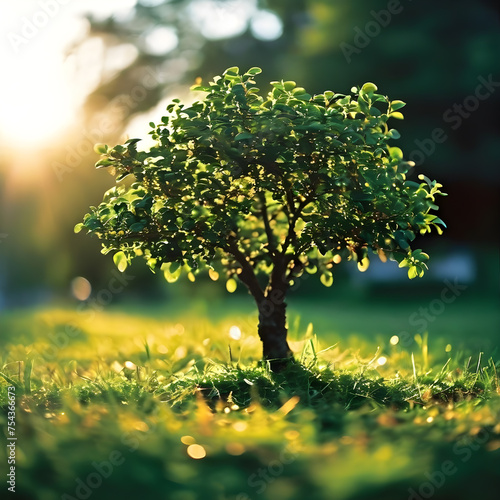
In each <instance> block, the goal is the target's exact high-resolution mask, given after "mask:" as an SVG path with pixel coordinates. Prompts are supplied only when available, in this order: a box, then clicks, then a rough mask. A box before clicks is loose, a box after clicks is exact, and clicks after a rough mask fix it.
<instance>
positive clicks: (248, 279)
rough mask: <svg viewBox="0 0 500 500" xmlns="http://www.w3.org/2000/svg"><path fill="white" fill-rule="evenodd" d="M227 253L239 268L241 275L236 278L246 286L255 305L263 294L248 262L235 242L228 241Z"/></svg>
mask: <svg viewBox="0 0 500 500" xmlns="http://www.w3.org/2000/svg"><path fill="white" fill-rule="evenodd" d="M227 251H228V252H229V253H230V254H231V255H232V256H233V257H234V258H235V259H236V262H238V264H239V265H240V266H241V273H240V274H238V275H237V276H238V278H239V279H240V280H241V281H242V282H243V283H244V284H245V285H246V287H247V288H248V291H249V292H250V293H251V295H252V296H253V298H254V299H255V301H256V302H257V304H259V303H260V302H261V301H262V300H264V292H263V291H262V288H261V287H260V284H259V282H258V280H257V277H256V276H255V272H254V270H253V267H252V266H251V265H250V263H249V262H248V260H247V258H246V257H245V255H244V254H243V253H242V252H241V251H240V249H239V248H238V245H237V243H236V240H234V239H233V240H230V241H229V245H228V249H227Z"/></svg>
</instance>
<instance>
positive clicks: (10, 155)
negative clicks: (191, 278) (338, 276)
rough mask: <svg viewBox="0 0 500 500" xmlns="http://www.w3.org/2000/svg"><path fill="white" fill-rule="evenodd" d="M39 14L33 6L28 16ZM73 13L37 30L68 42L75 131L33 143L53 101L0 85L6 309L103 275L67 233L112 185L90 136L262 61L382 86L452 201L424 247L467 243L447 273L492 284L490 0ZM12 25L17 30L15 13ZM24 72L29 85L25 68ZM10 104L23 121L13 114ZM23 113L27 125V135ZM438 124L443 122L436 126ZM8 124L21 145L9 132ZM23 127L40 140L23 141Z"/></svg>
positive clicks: (211, 1)
mask: <svg viewBox="0 0 500 500" xmlns="http://www.w3.org/2000/svg"><path fill="white" fill-rule="evenodd" d="M101 3H102V2H101ZM113 6H115V7H113ZM3 8H4V9H6V7H3ZM36 9H38V10H39V9H40V7H39V6H37V4H35V3H34V2H33V6H32V10H31V11H30V12H28V15H27V19H28V20H33V19H32V16H33V13H34V12H35V13H36V12H37V10H36ZM68 9H69V7H68ZM75 9H76V7H75ZM79 9H80V10H78V12H77V11H75V12H73V14H74V15H75V16H79V17H80V18H82V17H85V18H86V19H87V21H82V22H81V23H80V24H79V25H78V26H79V29H75V30H74V31H73V32H70V31H71V30H70V29H69V28H68V25H67V26H66V28H65V30H63V26H62V25H63V19H64V16H63V14H64V7H63V6H61V9H60V12H59V13H58V14H57V16H55V17H54V19H52V20H50V22H52V24H47V27H45V28H44V30H45V31H46V32H47V33H48V32H49V31H50V30H52V31H51V33H52V34H56V33H60V38H59V39H58V43H59V45H67V46H68V52H67V59H66V63H65V64H66V68H69V69H68V71H69V72H70V74H71V80H70V83H68V84H67V85H66V87H65V90H66V91H68V92H69V93H70V94H71V96H72V99H73V101H72V102H73V103H77V104H79V105H81V107H80V108H78V109H80V110H81V111H80V112H78V113H74V114H73V116H72V125H71V126H68V127H67V128H66V129H65V130H61V131H60V133H59V134H58V135H57V136H53V137H50V138H46V139H44V140H43V141H42V140H41V137H42V136H41V135H40V134H41V133H42V132H43V131H44V128H48V125H47V123H48V121H49V119H50V115H51V114H53V113H55V112H56V111H57V110H59V111H60V108H61V107H62V106H59V108H58V107H57V104H58V103H57V96H54V97H53V98H52V99H49V98H48V97H45V100H43V95H42V101H43V102H44V103H45V105H46V108H43V109H44V111H43V112H42V111H41V110H42V108H37V106H38V105H39V102H40V99H38V101H37V102H35V103H34V104H33V105H31V108H30V105H29V102H30V101H29V99H28V97H29V93H30V92H31V90H30V89H31V88H32V87H29V88H28V87H26V90H24V98H22V96H21V94H20V95H19V97H17V94H16V95H14V96H13V95H9V94H8V93H7V92H6V91H5V90H4V91H3V92H2V93H3V95H2V99H3V100H4V101H5V102H6V106H7V108H6V109H7V110H8V109H11V112H10V113H8V112H2V113H3V117H2V120H1V121H2V123H3V126H2V127H1V128H2V129H3V132H5V131H7V132H9V134H10V135H9V136H8V137H7V136H6V134H4V133H3V135H4V137H3V138H2V139H1V140H0V142H1V145H2V149H1V152H0V175H1V177H0V189H1V191H2V198H1V200H2V201H1V203H2V205H1V213H0V217H1V218H0V233H2V234H7V235H8V236H7V237H5V238H3V239H2V240H0V287H2V288H3V290H4V291H3V295H4V300H6V299H5V295H6V290H8V292H9V297H11V299H10V300H11V302H12V303H16V304H19V303H22V302H23V301H27V302H33V301H36V300H42V299H43V298H44V297H46V296H47V293H48V292H50V293H56V294H57V293H63V294H64V293H67V290H68V289H69V283H70V281H71V279H72V278H73V277H75V276H78V275H81V276H85V277H87V278H88V279H89V280H90V281H91V282H92V283H93V284H95V285H96V286H99V285H100V284H102V283H103V282H105V281H106V279H107V278H106V277H107V276H108V275H109V270H110V263H109V261H108V259H106V258H104V257H102V258H95V255H96V250H97V249H98V248H99V243H98V242H97V241H91V242H87V241H82V240H81V239H79V238H77V237H74V236H73V235H72V228H73V226H74V224H75V222H76V221H78V220H79V219H80V217H81V215H82V214H83V213H84V211H85V209H86V207H87V206H88V200H92V201H93V202H94V203H95V204H97V203H98V202H99V201H100V193H102V191H103V189H105V188H106V187H110V186H111V185H112V183H113V180H112V178H111V177H109V176H108V175H107V174H105V173H102V172H96V171H95V170H94V169H93V163H94V162H95V160H96V155H95V154H94V153H93V151H92V145H93V143H94V142H110V143H113V142H119V141H120V140H121V139H123V135H124V134H127V135H130V136H136V135H137V136H141V137H144V136H145V134H146V131H147V123H148V121H149V119H150V117H152V118H151V119H154V118H158V117H159V116H161V109H163V108H164V107H165V103H166V101H167V100H169V99H171V98H173V97H184V98H185V97H186V91H187V89H188V88H189V86H190V85H191V84H192V83H193V82H194V81H195V79H196V78H197V77H202V78H203V80H204V81H207V80H209V79H210V78H211V77H212V76H213V75H215V74H218V73H219V72H221V71H222V70H223V69H224V68H226V67H229V66H233V65H238V66H240V67H241V68H249V67H251V66H259V67H262V68H263V70H264V72H265V74H266V75H267V77H268V78H269V80H272V79H277V78H285V79H291V80H295V81H297V82H298V83H299V84H300V85H303V86H305V87H306V88H308V90H309V91H312V92H315V91H317V92H320V91H322V90H324V89H326V88H330V89H331V90H334V91H338V92H348V91H349V89H350V87H351V86H353V85H357V84H360V83H363V82H365V81H373V82H375V83H376V84H377V85H378V87H379V89H380V90H381V92H383V93H385V94H388V95H391V97H394V98H396V99H401V100H403V101H405V102H407V103H408V104H407V107H406V112H405V116H406V120H405V121H404V122H402V123H401V125H400V126H399V127H398V129H399V130H400V131H401V135H402V139H401V140H400V141H398V144H397V145H398V146H400V147H401V148H402V149H403V151H404V152H405V154H406V155H407V157H409V158H410V159H414V160H416V161H417V163H418V164H419V168H418V170H419V171H422V172H424V173H426V174H428V175H429V176H430V177H432V178H437V179H438V180H439V181H440V182H442V183H443V184H444V185H445V190H446V191H447V192H448V193H449V195H450V196H449V197H448V198H447V199H446V200H445V201H444V202H443V208H442V211H441V214H440V215H442V218H443V219H444V220H446V221H447V223H449V230H448V232H447V238H445V239H443V240H446V243H437V242H436V245H438V244H439V245H442V246H443V247H442V251H443V254H444V253H445V252H448V253H449V252H450V250H457V249H460V248H464V249H465V254H464V255H466V258H465V260H464V259H462V260H460V259H458V260H457V261H456V262H455V264H456V266H455V270H456V269H457V266H458V267H460V266H462V267H463V268H464V269H462V271H463V273H465V274H463V273H462V275H463V276H469V278H470V279H471V280H472V279H473V277H474V276H478V277H479V278H478V279H479V281H477V282H476V284H477V287H478V288H483V289H490V290H491V289H496V287H497V281H498V279H497V278H498V251H497V246H498V242H499V238H498V227H499V218H498V212H499V210H498V208H499V207H498V200H499V184H500V173H499V169H498V153H497V147H498V138H499V136H500V124H499V122H498V111H499V103H500V91H499V88H498V84H495V83H494V82H498V81H500V70H499V65H498V49H499V47H500V32H499V16H498V7H497V6H496V3H495V2H492V1H486V0H483V1H480V2H475V3H472V2H466V1H465V0H459V1H451V0H446V1H442V2H439V3H438V4H436V3H431V2H424V3H422V2H410V1H409V0H401V1H398V0H393V1H389V2H387V1H380V0H377V1H373V0H372V1H368V0H357V1H354V2H341V1H340V0H286V1H285V0H267V1H264V0H247V1H245V0H127V1H125V2H118V3H117V2H109V3H108V4H107V6H106V7H104V6H102V7H101V8H99V2H88V3H87V6H86V7H85V9H84V8H83V7H82V6H80V7H79ZM83 9H84V10H83ZM7 14H8V12H7V11H6V15H5V16H4V19H5V20H6V21H5V23H7V20H8V19H9V16H8V15H7ZM12 15H13V14H12ZM11 17H12V16H11ZM59 20H61V22H59ZM11 21H12V20H11ZM14 21H15V22H17V25H18V26H19V29H18V32H19V33H22V28H23V24H22V23H21V22H20V21H19V18H15V16H14ZM23 22H24V21H23ZM13 25H15V23H14V24H13V23H12V22H11V24H10V25H9V26H13ZM5 26H7V24H6V25H5ZM9 29H11V28H10V27H9ZM58 30H59V31H58ZM63 31H64V33H63ZM9 35H10V33H9ZM43 35H44V34H43ZM40 36H41V35H40ZM54 36H55V35H54ZM40 40H41V39H40ZM70 42H71V45H69V43H70ZM5 43H7V42H5ZM36 43H37V41H36V40H35V39H34V40H33V41H32V42H30V45H29V46H27V49H26V50H28V49H30V50H31V49H32V46H34V45H35V44H36ZM16 48H17V49H18V50H19V49H23V50H24V46H19V47H15V46H14V43H13V42H12V37H11V38H10V47H7V48H6V50H9V51H10V55H12V54H13V53H15V50H16ZM49 55H50V54H49V53H47V52H46V53H43V52H42V53H41V56H40V57H42V59H44V58H45V59H47V60H48V58H49ZM45 59H44V63H45V62H46V61H45ZM46 66H47V65H46ZM46 71H50V70H49V69H47V68H46ZM31 77H32V81H31V84H32V85H33V86H34V87H33V88H35V87H36V86H37V85H38V89H39V90H40V89H41V83H40V81H38V80H37V76H36V75H31ZM53 77H54V82H53V83H52V87H51V88H52V90H53V89H54V88H56V87H55V85H56V83H55V78H56V75H54V76H53ZM12 79H13V80H15V78H12ZM25 79H26V78H24V80H25ZM20 80H23V79H22V78H20V77H19V75H18V79H17V84H16V85H17V86H18V87H20V89H21V88H22V89H24V88H25V87H24V86H22V85H21V84H20V83H19V81H20ZM488 80H489V81H490V82H493V83H490V84H489V89H487V90H486V91H485V90H484V88H483V90H482V94H481V96H480V97H479V98H478V97H475V93H476V89H477V87H478V85H480V84H481V82H482V81H488ZM483 87H484V84H483ZM262 90H263V91H267V90H268V89H262ZM19 92H20V90H19ZM44 95H45V96H48V95H51V94H49V93H48V91H47V92H46V93H45V94H44ZM8 101H11V102H10V105H11V108H8V104H9V102H8ZM16 106H17V107H16ZM457 106H458V107H457ZM21 108H26V111H29V112H30V113H31V115H28V118H25V119H24V120H23V121H22V122H20V121H19V120H18V121H15V120H14V117H16V116H18V115H19V109H21ZM36 109H39V115H40V116H38V118H40V121H39V122H36V123H40V125H38V126H37V129H36V130H35V131H34V132H33V131H32V132H33V133H32V135H31V136H28V132H29V126H30V124H31V125H32V124H33V123H35V121H34V112H35V110H36ZM16 110H17V113H16ZM436 129H441V130H442V132H441V133H440V134H437V135H434V134H435V132H434V131H435V130H436ZM13 131H14V132H16V133H17V135H18V136H19V139H20V140H19V141H13V140H11V139H10V137H11V136H12V132H13ZM37 134H38V136H37ZM42 135H43V134H42ZM30 137H35V138H37V137H38V142H37V145H36V146H34V145H33V144H34V142H33V143H32V142H30ZM437 137H439V140H436V138H437ZM444 137H446V138H444ZM26 165H29V166H30V167H29V168H27V167H26ZM438 250H439V248H438ZM98 257H99V256H98ZM432 264H433V263H432V262H431V263H430V265H431V269H432ZM436 264H437V262H436ZM492 271H493V272H492ZM137 272H138V279H137V281H136V282H135V283H137V284H136V285H135V286H136V287H137V290H141V294H142V293H146V292H147V291H150V292H151V294H153V295H154V294H155V293H157V292H158V291H159V290H160V289H163V284H161V280H152V279H151V277H150V276H149V275H141V274H140V271H137ZM374 272H376V270H375V271H374ZM467 273H468V274H467ZM436 276H437V275H436ZM402 278H404V273H402ZM368 279H369V278H368ZM429 279H432V275H430V277H429ZM141 284H142V285H145V284H147V285H148V286H147V287H144V286H142V288H141ZM494 287H495V288H494ZM1 295H2V294H1V293H0V297H1Z"/></svg>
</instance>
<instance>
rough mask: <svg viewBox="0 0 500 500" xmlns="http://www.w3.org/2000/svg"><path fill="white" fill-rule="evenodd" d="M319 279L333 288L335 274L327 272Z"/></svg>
mask: <svg viewBox="0 0 500 500" xmlns="http://www.w3.org/2000/svg"><path fill="white" fill-rule="evenodd" d="M319 279H320V281H321V283H323V285H325V286H326V287H331V286H332V285H333V274H332V273H331V271H325V272H324V273H323V274H322V275H321V276H320V278H319Z"/></svg>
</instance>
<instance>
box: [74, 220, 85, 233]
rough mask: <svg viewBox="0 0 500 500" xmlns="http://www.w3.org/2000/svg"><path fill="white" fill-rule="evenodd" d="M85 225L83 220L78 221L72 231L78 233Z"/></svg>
mask: <svg viewBox="0 0 500 500" xmlns="http://www.w3.org/2000/svg"><path fill="white" fill-rule="evenodd" d="M84 227H85V224H84V223H83V222H79V223H78V224H77V225H76V226H75V227H74V229H73V230H74V231H75V233H79V232H80V231H81V230H82V229H83V228H84Z"/></svg>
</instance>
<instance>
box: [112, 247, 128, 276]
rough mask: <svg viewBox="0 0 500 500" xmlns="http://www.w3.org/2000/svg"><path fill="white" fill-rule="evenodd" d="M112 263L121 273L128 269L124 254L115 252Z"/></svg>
mask: <svg viewBox="0 0 500 500" xmlns="http://www.w3.org/2000/svg"><path fill="white" fill-rule="evenodd" d="M113 262H114V263H115V266H116V267H117V268H118V271H120V272H121V273H123V272H124V271H125V269H127V267H128V260H127V256H126V255H125V253H124V252H121V251H120V252H116V253H115V255H113Z"/></svg>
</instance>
